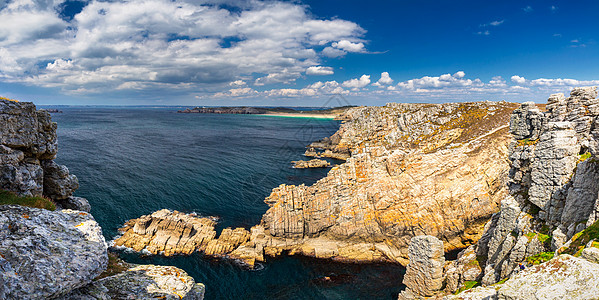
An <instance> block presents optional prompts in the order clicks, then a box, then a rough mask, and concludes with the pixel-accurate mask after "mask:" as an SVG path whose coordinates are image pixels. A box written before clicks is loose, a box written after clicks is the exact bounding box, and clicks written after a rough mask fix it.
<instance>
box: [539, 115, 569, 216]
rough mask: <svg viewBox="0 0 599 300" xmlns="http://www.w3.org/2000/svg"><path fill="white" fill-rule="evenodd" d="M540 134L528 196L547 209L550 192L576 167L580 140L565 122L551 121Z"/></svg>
mask: <svg viewBox="0 0 599 300" xmlns="http://www.w3.org/2000/svg"><path fill="white" fill-rule="evenodd" d="M547 127H548V128H547V130H546V131H545V132H544V133H543V134H542V135H541V138H540V141H539V143H538V144H537V145H536V149H535V160H534V162H533V166H532V173H531V179H532V183H531V186H530V189H529V192H528V194H529V200H530V202H532V203H533V204H535V205H536V206H538V207H539V208H541V209H543V210H545V211H548V208H549V207H547V204H548V203H549V201H550V200H551V198H552V196H553V195H554V194H555V193H556V192H558V190H559V189H561V188H563V187H564V186H565V185H566V183H568V182H569V180H570V178H571V174H572V171H573V170H574V168H575V167H576V161H577V160H578V157H577V155H578V153H579V152H580V144H578V143H577V141H578V139H577V138H576V132H575V131H574V130H572V129H571V123H569V122H552V123H549V124H548V126H547Z"/></svg>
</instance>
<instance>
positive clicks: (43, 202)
mask: <svg viewBox="0 0 599 300" xmlns="http://www.w3.org/2000/svg"><path fill="white" fill-rule="evenodd" d="M5 204H16V205H22V206H28V207H35V208H43V209H47V210H55V209H56V205H54V203H53V202H52V201H51V200H50V199H47V198H43V197H19V196H17V195H15V194H14V193H12V192H8V191H4V190H0V205H5Z"/></svg>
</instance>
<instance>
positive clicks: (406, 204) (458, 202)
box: [230, 102, 517, 264]
mask: <svg viewBox="0 0 599 300" xmlns="http://www.w3.org/2000/svg"><path fill="white" fill-rule="evenodd" d="M516 107H517V106H516V105H515V104H510V103H505V102H499V103H493V102H476V103H449V104H403V103H402V104H388V105H386V106H384V107H359V108H353V109H349V110H348V111H346V112H345V117H346V119H347V121H345V123H343V124H342V125H341V128H340V129H339V131H337V133H335V134H334V135H333V136H332V137H330V138H327V139H325V140H323V141H320V142H318V143H314V144H312V145H311V146H312V147H318V148H321V149H322V150H325V152H327V151H328V152H330V153H332V155H337V156H345V158H346V159H347V160H346V162H345V163H344V164H341V165H339V166H335V167H333V168H332V169H331V171H330V172H329V174H328V175H327V177H325V178H323V179H321V180H319V181H318V182H317V183H315V184H314V185H312V186H305V185H300V186H294V185H281V186H279V187H277V188H275V189H273V191H272V193H271V195H270V196H269V197H268V198H266V200H265V202H266V203H267V204H269V205H270V209H269V210H268V211H267V212H266V214H265V215H264V216H263V218H262V222H261V223H260V224H259V225H257V226H255V227H253V228H252V229H251V232H252V234H251V237H250V241H249V242H248V243H246V244H244V245H242V246H241V247H240V248H239V249H238V250H236V251H234V252H233V253H231V254H230V255H231V256H234V257H237V258H240V259H243V260H246V261H248V262H249V263H251V262H252V261H255V260H258V261H260V260H263V259H264V256H265V255H267V256H276V255H280V254H281V253H283V252H288V253H290V254H303V255H307V256H314V257H319V258H332V259H337V260H344V261H362V262H364V261H392V262H399V263H403V264H406V263H407V257H408V249H407V248H408V244H409V241H410V239H411V238H412V237H413V236H417V235H433V236H436V237H438V238H440V239H441V240H442V241H443V242H444V247H445V250H446V251H449V250H453V249H460V248H464V247H466V246H468V245H471V244H473V243H475V242H476V241H477V240H478V239H479V237H480V235H481V234H482V231H483V226H484V224H485V223H486V222H487V220H488V219H489V218H490V217H491V215H492V214H493V213H495V212H496V211H497V210H498V204H499V201H500V200H501V199H502V198H503V197H504V196H505V191H506V187H505V183H504V182H503V180H504V179H505V178H506V177H507V176H506V173H507V171H508V168H509V167H508V164H507V161H506V159H505V157H507V144H508V142H509V140H510V135H509V134H508V130H507V127H508V126H507V124H508V122H509V117H510V114H511V112H512V111H513V110H514V109H515V108H516ZM310 150H311V149H309V151H310ZM328 156H330V155H328Z"/></svg>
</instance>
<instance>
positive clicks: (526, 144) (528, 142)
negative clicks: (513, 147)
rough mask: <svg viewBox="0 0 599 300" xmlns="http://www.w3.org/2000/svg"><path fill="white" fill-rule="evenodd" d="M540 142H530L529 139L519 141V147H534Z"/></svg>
mask: <svg viewBox="0 0 599 300" xmlns="http://www.w3.org/2000/svg"><path fill="white" fill-rule="evenodd" d="M538 141H539V140H530V139H529V138H526V139H523V140H518V141H517V142H518V146H530V145H534V144H536V143H537V142H538Z"/></svg>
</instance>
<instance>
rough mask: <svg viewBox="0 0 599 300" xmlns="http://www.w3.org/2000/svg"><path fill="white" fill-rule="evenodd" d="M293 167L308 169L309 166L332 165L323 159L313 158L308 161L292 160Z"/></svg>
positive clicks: (321, 166)
mask: <svg viewBox="0 0 599 300" xmlns="http://www.w3.org/2000/svg"><path fill="white" fill-rule="evenodd" d="M291 163H292V164H293V167H294V168H296V169H308V168H326V167H330V166H331V163H329V162H328V161H326V160H322V159H311V160H308V161H305V160H298V161H292V162H291Z"/></svg>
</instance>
